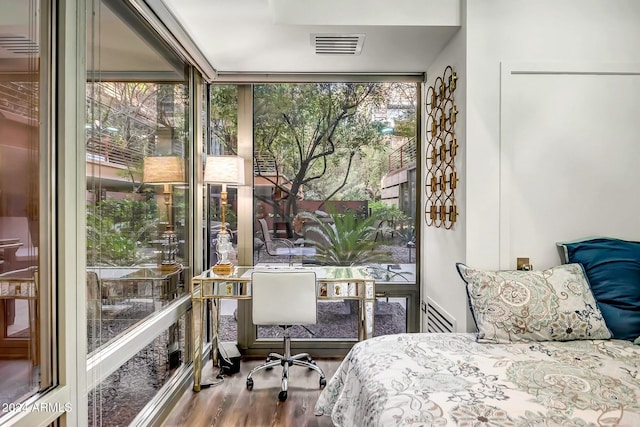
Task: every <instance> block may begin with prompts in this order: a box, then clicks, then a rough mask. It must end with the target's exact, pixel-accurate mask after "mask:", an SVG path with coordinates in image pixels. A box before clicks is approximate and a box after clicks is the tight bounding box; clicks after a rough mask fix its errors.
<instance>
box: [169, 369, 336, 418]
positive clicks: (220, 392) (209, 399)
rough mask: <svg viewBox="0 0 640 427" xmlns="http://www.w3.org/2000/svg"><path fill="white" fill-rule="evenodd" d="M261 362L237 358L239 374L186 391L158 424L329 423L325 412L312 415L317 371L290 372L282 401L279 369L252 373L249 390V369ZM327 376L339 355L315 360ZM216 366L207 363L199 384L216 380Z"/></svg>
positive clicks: (316, 388)
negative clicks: (220, 382) (240, 361)
mask: <svg viewBox="0 0 640 427" xmlns="http://www.w3.org/2000/svg"><path fill="white" fill-rule="evenodd" d="M262 362H263V360H244V359H243V360H242V363H241V365H240V366H241V370H240V373H238V374H234V375H230V376H226V377H225V378H224V382H223V383H222V384H220V385H218V386H214V387H210V388H204V389H202V390H201V391H200V392H198V393H195V392H193V391H192V390H189V391H187V392H186V393H185V395H184V396H183V397H182V398H181V399H180V401H179V402H178V404H177V405H176V407H175V408H174V409H173V411H172V412H171V413H170V414H169V417H168V418H167V420H166V421H165V423H164V424H163V426H164V427H204V426H216V427H278V426H281V427H331V426H333V423H332V422H331V418H330V417H328V416H320V417H318V416H315V415H313V408H314V406H315V403H316V400H317V399H318V396H319V395H320V388H319V379H320V377H319V375H318V374H317V373H316V372H315V371H312V370H309V369H307V368H303V367H299V366H294V367H292V368H291V369H290V370H289V392H288V398H287V400H286V401H284V402H280V401H278V393H279V392H280V378H281V373H282V370H281V368H280V367H275V368H274V369H273V370H271V371H266V370H262V371H259V372H257V373H255V374H254V375H253V380H254V386H253V390H251V391H249V390H247V388H246V377H247V374H248V373H249V371H250V370H251V369H252V368H253V367H254V366H257V365H258V364H260V363H262ZM316 362H317V364H318V366H319V367H320V368H322V370H323V371H324V374H325V376H326V378H327V382H328V381H329V378H331V376H332V375H333V373H334V372H335V371H336V370H337V369H338V366H339V365H340V360H339V359H317V360H316ZM217 373H218V369H217V368H216V369H215V370H214V369H213V368H212V364H211V362H209V363H207V365H206V367H205V368H204V369H203V372H202V383H203V384H205V383H212V382H215V381H219V380H217V379H216V378H215V376H216V375H217Z"/></svg>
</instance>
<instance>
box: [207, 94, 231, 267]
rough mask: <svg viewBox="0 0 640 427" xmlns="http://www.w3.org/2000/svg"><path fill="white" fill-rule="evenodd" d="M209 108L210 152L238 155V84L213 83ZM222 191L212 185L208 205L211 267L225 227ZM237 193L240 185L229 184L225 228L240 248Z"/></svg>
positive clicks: (215, 258)
mask: <svg viewBox="0 0 640 427" xmlns="http://www.w3.org/2000/svg"><path fill="white" fill-rule="evenodd" d="M209 111H210V116H209V138H208V139H207V146H208V148H207V154H208V155H212V156H218V155H237V154H238V87H237V86H236V85H209ZM222 191H223V189H222V186H221V185H216V184H210V185H208V193H207V194H208V200H207V202H206V203H205V206H207V208H208V212H209V215H208V219H207V227H208V228H207V229H208V230H209V232H208V236H209V239H208V241H209V264H207V265H205V266H204V268H209V267H210V266H212V265H215V264H216V262H217V261H218V254H217V252H216V245H217V243H218V233H219V232H220V231H221V230H222V209H223V208H222ZM237 195H238V192H237V188H235V187H232V186H229V187H228V188H227V202H226V204H225V206H224V223H225V229H226V230H227V231H229V232H230V237H231V243H232V245H233V247H234V248H237V243H238V235H237V230H238V197H237ZM205 218H206V216H205ZM232 255H233V254H232ZM236 256H237V254H236ZM231 261H232V262H233V263H234V264H235V263H236V261H235V259H232V260H231Z"/></svg>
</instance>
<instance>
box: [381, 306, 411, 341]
mask: <svg viewBox="0 0 640 427" xmlns="http://www.w3.org/2000/svg"><path fill="white" fill-rule="evenodd" d="M374 313H375V314H374V316H375V332H374V336H379V335H391V334H402V333H405V332H407V298H377V299H376V307H375V312H374Z"/></svg>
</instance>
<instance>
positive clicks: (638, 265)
mask: <svg viewBox="0 0 640 427" xmlns="http://www.w3.org/2000/svg"><path fill="white" fill-rule="evenodd" d="M558 246H559V247H560V248H561V249H562V255H563V257H564V260H563V261H564V262H565V263H580V264H582V266H583V267H584V269H585V273H586V275H587V279H588V280H589V286H590V287H591V292H592V293H593V296H594V297H595V299H596V301H597V303H598V307H599V308H600V311H601V312H602V317H604V320H605V322H606V323H607V326H608V327H609V329H610V330H611V333H612V334H613V338H619V339H625V340H635V339H636V338H638V337H640V242H630V241H627V240H620V239H613V238H606V237H599V238H593V239H587V240H581V241H576V242H566V243H558Z"/></svg>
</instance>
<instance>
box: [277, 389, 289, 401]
mask: <svg viewBox="0 0 640 427" xmlns="http://www.w3.org/2000/svg"><path fill="white" fill-rule="evenodd" d="M278 400H279V401H280V402H284V401H285V400H287V392H286V391H284V390H283V391H281V392H280V393H278Z"/></svg>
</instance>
